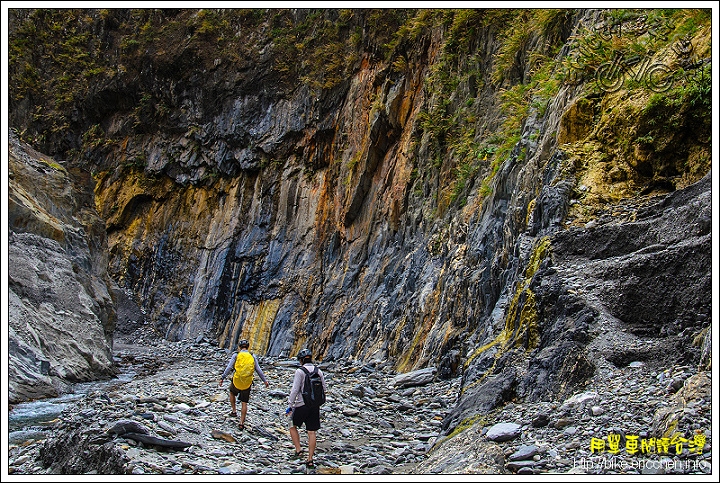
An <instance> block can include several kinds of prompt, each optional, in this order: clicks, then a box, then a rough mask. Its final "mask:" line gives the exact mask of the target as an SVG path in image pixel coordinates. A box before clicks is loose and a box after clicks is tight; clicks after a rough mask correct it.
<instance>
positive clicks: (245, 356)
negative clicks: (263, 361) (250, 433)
mask: <svg viewBox="0 0 720 483" xmlns="http://www.w3.org/2000/svg"><path fill="white" fill-rule="evenodd" d="M249 347H250V342H248V341H247V339H242V340H241V341H240V342H238V352H237V354H236V355H235V354H234V355H233V356H232V357H231V358H230V360H229V361H228V363H227V367H225V372H223V373H222V376H220V384H219V385H220V386H222V385H223V382H224V381H225V378H226V377H227V376H228V375H229V374H230V373H231V372H232V371H233V370H234V371H235V374H233V377H232V380H231V381H230V388H229V389H230V407H231V408H232V412H231V413H230V416H232V417H236V416H237V411H236V409H235V408H236V406H235V397H236V396H239V397H240V402H241V403H242V408H241V409H240V429H241V430H243V429H245V416H246V415H247V405H248V401H250V386H252V382H253V375H254V373H256V372H257V374H258V376H260V379H261V380H262V382H264V383H265V387H269V386H270V384H269V383H268V381H267V379H266V378H265V374H263V371H262V369H260V365H259V364H258V361H257V359H255V356H253V355H252V354H251V353H250V352H248V348H249Z"/></svg>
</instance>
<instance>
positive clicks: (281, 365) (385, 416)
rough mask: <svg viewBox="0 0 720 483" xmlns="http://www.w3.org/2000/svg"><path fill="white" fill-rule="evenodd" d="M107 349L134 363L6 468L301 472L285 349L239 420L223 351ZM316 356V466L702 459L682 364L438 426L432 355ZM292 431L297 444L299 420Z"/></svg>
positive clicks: (662, 467)
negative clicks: (323, 390) (405, 368)
mask: <svg viewBox="0 0 720 483" xmlns="http://www.w3.org/2000/svg"><path fill="white" fill-rule="evenodd" d="M131 342H132V343H131ZM114 355H115V358H116V361H117V362H118V364H119V366H120V367H121V368H123V369H125V370H132V371H134V372H135V374H136V375H135V377H134V378H133V379H132V380H130V381H128V382H123V383H118V384H117V385H114V386H112V385H111V386H109V387H108V388H107V389H105V390H96V391H93V392H90V393H88V394H87V395H86V396H85V397H82V398H79V399H78V400H76V401H73V402H71V403H70V404H69V406H68V407H67V408H66V409H65V410H64V411H63V412H62V413H61V414H60V416H59V417H58V418H57V419H56V420H54V421H52V422H51V423H50V424H46V425H43V426H39V427H36V428H32V429H34V431H33V432H30V433H29V434H33V435H34V436H33V437H32V438H29V439H28V440H27V441H20V442H15V443H13V444H11V445H10V446H9V473H11V474H83V473H90V474H95V473H98V474H130V475H157V474H162V475H171V474H173V475H181V474H196V475H213V474H221V475H222V474H248V475H273V474H275V475H277V474H288V475H290V474H305V473H306V472H308V470H307V469H306V468H305V466H304V464H303V461H302V460H300V461H297V460H293V459H292V456H293V446H292V443H291V441H290V437H289V434H288V424H289V420H288V418H287V417H285V416H284V415H283V412H284V409H285V408H286V407H287V395H288V392H289V389H290V385H291V382H292V377H293V371H294V368H295V361H293V360H287V359H279V358H266V357H260V358H259V362H260V365H261V367H262V368H263V371H264V373H265V375H266V377H267V378H268V380H269V382H270V386H269V388H265V386H264V385H263V384H257V383H256V384H255V385H254V388H253V392H252V395H251V399H250V406H249V410H248V416H247V421H246V427H245V430H240V428H239V427H238V423H239V419H238V418H237V417H231V416H229V413H230V404H229V402H228V394H227V390H226V388H225V387H219V386H218V382H219V375H220V373H221V372H222V370H223V369H224V367H225V364H226V362H227V360H228V358H229V357H230V353H229V352H228V351H226V350H220V349H217V348H216V347H214V346H213V345H212V344H211V343H210V342H209V341H204V340H197V341H195V342H178V343H175V342H167V341H164V340H158V339H152V338H144V337H142V336H141V335H138V334H134V335H131V336H128V337H127V338H126V339H125V340H119V341H116V344H115V349H114ZM320 365H321V367H322V368H323V370H324V372H325V374H326V379H327V383H328V386H329V394H328V401H327V403H326V405H325V406H323V409H322V413H321V414H322V428H321V430H320V431H319V432H318V448H317V452H316V455H315V462H316V464H317V468H316V469H315V470H313V471H314V472H316V473H318V474H374V475H391V474H438V473H443V474H451V473H452V474H508V475H509V474H543V473H556V474H563V473H571V474H585V473H586V474H700V475H703V474H710V473H711V466H712V451H711V447H712V446H711V436H712V431H711V381H710V379H711V377H710V376H711V374H710V373H709V372H706V371H698V370H697V369H695V368H693V367H689V366H673V367H666V368H657V367H652V366H650V365H647V364H645V363H642V362H639V361H635V362H631V363H630V364H628V365H627V366H625V367H621V368H618V367H614V366H613V367H607V368H603V369H601V370H599V371H598V374H597V376H596V377H595V379H594V380H593V381H592V383H591V384H590V385H589V386H588V387H587V388H585V391H584V392H581V393H578V394H576V395H574V396H573V397H571V398H569V399H566V400H564V401H545V402H538V403H514V402H511V403H508V404H507V405H505V406H504V407H502V408H499V409H498V410H496V411H493V412H492V413H490V414H487V415H482V416H481V417H478V418H475V419H473V420H470V421H466V422H465V423H464V424H463V425H461V427H460V428H459V429H464V431H456V434H452V433H451V434H450V435H442V434H441V425H442V420H443V418H444V417H445V415H446V414H447V412H448V411H449V410H450V409H451V407H452V406H453V404H454V403H455V401H456V398H457V394H458V390H459V389H460V383H461V380H460V378H455V379H450V380H438V379H437V378H434V377H428V376H432V375H433V371H432V369H428V370H424V371H419V372H416V373H413V374H410V375H398V374H395V373H394V372H393V371H391V370H389V368H387V367H386V366H385V365H384V364H383V363H381V362H379V361H375V362H369V363H360V362H357V361H348V360H343V361H322V363H321V364H320ZM238 409H239V405H238ZM661 433H667V434H673V435H675V436H682V439H677V438H676V439H675V440H673V441H672V445H670V441H669V440H668V445H669V446H668V447H667V448H663V447H662V441H663V440H662V439H661V438H656V439H651V438H653V435H655V434H661ZM615 435H617V436H615ZM153 438H155V439H153ZM301 438H302V443H303V446H304V447H306V442H307V439H306V433H305V432H304V430H303V431H301ZM143 441H144V442H143ZM633 441H637V443H638V445H637V449H638V451H637V452H636V453H634V454H632V449H633ZM651 441H652V442H653V446H652V447H650V446H649V443H650V442H651ZM614 443H616V444H617V445H618V446H613V444H614ZM641 445H642V448H641ZM614 448H616V449H617V451H615V449H614Z"/></svg>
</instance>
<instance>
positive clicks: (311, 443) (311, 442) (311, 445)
mask: <svg viewBox="0 0 720 483" xmlns="http://www.w3.org/2000/svg"><path fill="white" fill-rule="evenodd" d="M307 434H308V458H307V459H308V461H312V460H313V455H314V454H315V444H316V442H317V434H316V432H315V431H308V432H307Z"/></svg>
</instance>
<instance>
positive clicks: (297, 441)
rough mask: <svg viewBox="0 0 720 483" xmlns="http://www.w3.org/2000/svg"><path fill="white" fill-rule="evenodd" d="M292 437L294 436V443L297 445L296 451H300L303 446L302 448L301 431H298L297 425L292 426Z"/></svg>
mask: <svg viewBox="0 0 720 483" xmlns="http://www.w3.org/2000/svg"><path fill="white" fill-rule="evenodd" d="M290 437H291V438H292V442H293V445H294V446H295V452H296V453H299V452H300V451H301V450H302V448H300V433H298V430H297V427H295V426H290Z"/></svg>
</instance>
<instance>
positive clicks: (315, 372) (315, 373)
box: [312, 366, 318, 376]
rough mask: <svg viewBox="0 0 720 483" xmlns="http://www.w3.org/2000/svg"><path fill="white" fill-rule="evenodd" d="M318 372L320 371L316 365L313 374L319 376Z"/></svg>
mask: <svg viewBox="0 0 720 483" xmlns="http://www.w3.org/2000/svg"><path fill="white" fill-rule="evenodd" d="M317 373H318V366H315V367H314V368H313V371H312V375H313V376H317Z"/></svg>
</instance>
